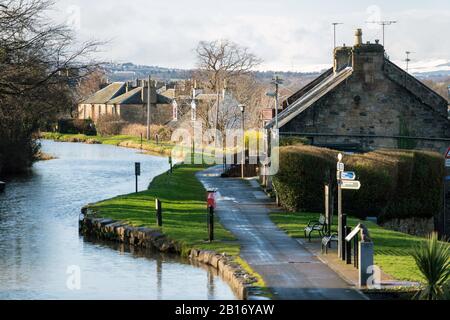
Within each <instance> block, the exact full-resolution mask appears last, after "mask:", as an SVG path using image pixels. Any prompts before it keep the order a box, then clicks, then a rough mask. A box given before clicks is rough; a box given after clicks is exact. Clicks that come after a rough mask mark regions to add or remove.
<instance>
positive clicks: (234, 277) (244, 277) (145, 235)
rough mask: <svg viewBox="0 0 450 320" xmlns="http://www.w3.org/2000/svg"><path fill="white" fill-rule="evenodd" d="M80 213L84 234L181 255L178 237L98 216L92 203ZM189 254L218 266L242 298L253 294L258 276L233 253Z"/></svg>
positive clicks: (192, 257) (221, 273)
mask: <svg viewBox="0 0 450 320" xmlns="http://www.w3.org/2000/svg"><path fill="white" fill-rule="evenodd" d="M81 214H82V218H80V225H79V228H80V233H82V234H84V235H89V236H93V237H95V238H97V239H101V240H108V241H115V242H120V243H127V244H131V245H134V246H137V247H141V248H155V249H157V250H159V251H161V252H166V253H176V254H180V255H181V251H182V247H181V245H180V244H179V243H178V242H177V241H174V240H171V239H169V238H168V237H167V236H166V235H165V234H163V233H161V232H160V231H159V230H156V229H150V228H143V227H131V226H129V225H127V224H125V223H123V222H120V221H114V220H112V219H106V218H97V217H95V212H94V211H93V210H92V209H91V208H89V207H84V208H82V209H81ZM189 258H190V260H191V261H193V262H195V263H203V264H205V265H209V266H211V267H213V268H215V269H216V270H217V271H218V272H219V274H220V276H221V277H222V278H223V279H224V280H225V281H226V282H227V283H228V284H229V285H230V287H231V289H232V290H233V292H234V293H235V294H236V296H237V297H238V298H239V299H243V300H247V299H248V298H249V296H250V295H251V292H252V290H253V288H254V287H253V286H252V284H254V283H255V282H256V281H257V280H256V279H255V278H254V277H252V276H251V275H250V274H249V273H248V272H247V271H245V270H244V269H242V267H241V266H240V265H238V264H237V263H235V262H233V261H232V259H231V258H230V257H228V256H225V255H222V254H218V253H217V252H214V251H202V250H197V249H191V250H190V251H189Z"/></svg>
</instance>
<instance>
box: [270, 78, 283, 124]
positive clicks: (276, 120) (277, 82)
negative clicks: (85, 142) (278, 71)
mask: <svg viewBox="0 0 450 320" xmlns="http://www.w3.org/2000/svg"><path fill="white" fill-rule="evenodd" d="M272 84H274V85H275V129H277V130H278V107H279V105H280V103H279V91H280V90H279V86H280V84H283V79H281V78H280V77H279V76H278V75H275V76H274V77H273V79H272Z"/></svg>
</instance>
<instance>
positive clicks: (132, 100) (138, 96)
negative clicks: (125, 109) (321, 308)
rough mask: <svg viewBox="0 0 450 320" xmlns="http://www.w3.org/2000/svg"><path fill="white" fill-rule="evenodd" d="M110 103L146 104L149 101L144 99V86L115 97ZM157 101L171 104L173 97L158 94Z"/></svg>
mask: <svg viewBox="0 0 450 320" xmlns="http://www.w3.org/2000/svg"><path fill="white" fill-rule="evenodd" d="M107 103H108V104H120V105H127V104H145V103H147V99H145V101H142V87H137V88H134V89H132V90H130V91H128V92H126V93H124V94H122V95H120V96H118V97H116V98H114V99H111V100H109V101H108V102H107ZM156 103H157V104H171V103H172V99H169V98H168V97H165V96H163V95H161V94H156Z"/></svg>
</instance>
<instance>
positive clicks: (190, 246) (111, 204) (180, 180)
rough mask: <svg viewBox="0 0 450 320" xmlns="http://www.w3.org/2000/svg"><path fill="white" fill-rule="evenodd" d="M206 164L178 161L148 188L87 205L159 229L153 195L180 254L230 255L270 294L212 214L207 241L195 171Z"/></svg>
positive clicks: (101, 214)
mask: <svg viewBox="0 0 450 320" xmlns="http://www.w3.org/2000/svg"><path fill="white" fill-rule="evenodd" d="M205 168H206V167H205V166H203V165H184V164H183V165H177V166H175V167H174V170H173V173H172V174H170V173H164V174H162V175H160V176H158V177H155V178H154V179H153V181H152V182H151V184H150V186H149V189H148V190H146V191H143V192H139V193H134V194H129V195H123V196H119V197H116V198H113V199H109V200H106V201H102V202H99V203H96V204H93V205H91V206H90V208H91V209H92V210H93V211H94V212H95V213H96V216H97V217H102V218H107V219H112V220H115V221H122V222H124V223H126V224H127V225H130V226H134V227H146V228H151V229H159V228H158V227H157V223H156V209H155V199H159V200H160V201H161V202H162V220H163V226H162V227H161V228H160V230H161V231H162V233H163V234H165V235H166V236H168V237H169V238H170V239H172V240H175V241H177V243H179V244H180V245H181V247H182V250H181V251H182V255H184V256H187V255H188V254H189V252H191V251H192V250H194V249H195V250H207V251H214V252H217V253H219V254H225V255H227V256H230V257H232V259H233V260H234V262H235V263H237V264H239V265H241V267H242V268H243V269H244V270H246V271H247V272H248V273H249V274H250V275H252V277H255V278H256V280H257V282H256V284H255V285H256V286H258V287H259V288H260V290H262V292H263V294H264V295H269V293H268V291H267V289H266V288H265V287H266V286H265V283H264V281H263V280H262V278H261V277H260V276H259V275H258V274H256V273H255V272H254V271H253V270H252V269H251V268H250V267H249V266H248V265H247V264H246V263H245V262H244V261H243V260H242V259H241V258H239V253H240V245H239V243H238V242H237V241H236V238H235V237H234V236H233V235H232V234H231V233H230V232H229V231H228V230H226V229H225V228H224V227H223V226H222V225H221V223H220V221H219V219H218V218H217V217H215V227H214V233H215V241H213V242H208V241H207V239H208V229H207V223H206V221H207V220H206V214H207V212H206V191H205V189H204V188H203V185H202V184H201V183H200V182H199V181H198V180H197V178H196V177H195V174H196V173H197V172H199V171H201V170H204V169H205Z"/></svg>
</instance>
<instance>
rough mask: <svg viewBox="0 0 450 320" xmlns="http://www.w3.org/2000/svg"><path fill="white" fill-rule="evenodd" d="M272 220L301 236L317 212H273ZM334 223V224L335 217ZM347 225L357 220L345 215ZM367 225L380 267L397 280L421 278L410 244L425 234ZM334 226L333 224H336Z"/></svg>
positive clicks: (284, 228)
mask: <svg viewBox="0 0 450 320" xmlns="http://www.w3.org/2000/svg"><path fill="white" fill-rule="evenodd" d="M270 217H271V219H272V221H273V222H274V223H275V224H277V225H278V226H279V227H280V228H281V229H283V230H284V231H286V232H287V233H288V234H289V235H290V236H292V237H296V238H302V237H304V233H303V229H304V228H305V226H306V225H307V224H308V221H310V220H317V219H318V217H319V214H318V213H272V214H271V216H270ZM335 220H336V221H335V222H334V226H337V219H335ZM348 222H349V225H350V226H352V227H353V226H356V225H357V224H358V223H359V222H360V221H359V220H358V219H356V218H348ZM363 223H364V225H365V226H367V228H368V229H369V232H370V236H371V238H372V240H373V242H374V245H375V257H374V259H375V263H376V265H378V266H379V267H381V269H382V270H383V271H384V272H385V273H387V274H389V275H391V276H393V277H394V278H395V279H398V280H408V281H419V282H422V281H423V278H422V276H421V274H420V272H419V269H418V268H417V266H416V263H415V261H414V259H413V257H412V255H411V252H412V251H413V248H414V247H416V246H417V245H419V244H420V243H422V242H424V241H425V239H424V238H420V237H415V236H411V235H408V234H404V233H401V232H396V231H391V230H387V229H383V228H382V227H380V226H378V225H376V224H374V223H372V222H369V221H364V222H363ZM335 228H336V227H335Z"/></svg>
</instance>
